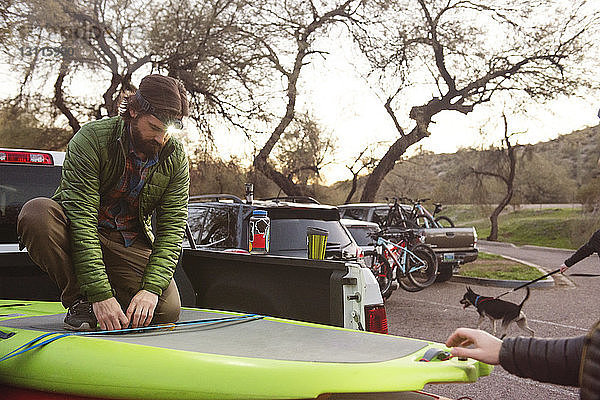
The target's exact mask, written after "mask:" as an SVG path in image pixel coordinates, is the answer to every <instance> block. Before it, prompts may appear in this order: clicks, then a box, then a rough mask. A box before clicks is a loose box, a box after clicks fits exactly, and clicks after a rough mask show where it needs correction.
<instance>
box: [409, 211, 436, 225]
mask: <svg viewBox="0 0 600 400" xmlns="http://www.w3.org/2000/svg"><path fill="white" fill-rule="evenodd" d="M414 222H415V223H416V224H417V225H418V226H420V227H421V228H437V225H436V223H435V221H434V220H433V218H431V217H430V216H429V215H425V214H418V215H416V216H415V221H414Z"/></svg>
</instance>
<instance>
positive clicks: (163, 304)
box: [152, 280, 181, 324]
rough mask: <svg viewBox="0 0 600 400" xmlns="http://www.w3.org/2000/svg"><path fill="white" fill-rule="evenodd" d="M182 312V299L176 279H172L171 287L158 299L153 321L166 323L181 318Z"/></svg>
mask: <svg viewBox="0 0 600 400" xmlns="http://www.w3.org/2000/svg"><path fill="white" fill-rule="evenodd" d="M180 312H181V300H180V298H179V291H178V290H177V285H176V284H175V281H174V280H172V281H171V284H170V285H169V287H168V288H167V289H166V290H165V291H164V292H163V295H162V296H161V297H160V298H159V300H158V305H157V307H156V312H155V314H154V319H153V321H152V322H153V323H157V324H164V323H169V322H176V321H177V320H179V314H180Z"/></svg>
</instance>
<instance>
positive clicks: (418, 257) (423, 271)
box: [406, 244, 438, 288]
mask: <svg viewBox="0 0 600 400" xmlns="http://www.w3.org/2000/svg"><path fill="white" fill-rule="evenodd" d="M411 251H412V252H413V254H414V255H413V254H408V257H407V260H408V268H407V273H406V275H407V277H408V279H409V280H410V281H411V282H412V283H413V284H414V285H415V286H419V287H422V288H426V287H428V286H431V285H432V284H433V282H435V278H436V277H437V272H438V264H437V258H436V256H435V253H434V252H433V250H431V247H429V246H427V245H425V244H418V245H416V246H415V247H413V248H412V249H411ZM414 267H421V268H419V269H418V270H416V271H413V272H409V271H410V270H411V269H412V268H414Z"/></svg>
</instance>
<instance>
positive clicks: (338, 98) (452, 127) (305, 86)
mask: <svg viewBox="0 0 600 400" xmlns="http://www.w3.org/2000/svg"><path fill="white" fill-rule="evenodd" d="M329 51H330V54H329V55H328V56H327V59H326V60H325V61H319V60H316V61H315V62H313V63H311V64H308V65H306V66H305V67H304V69H303V72H302V75H301V85H300V88H299V97H298V101H297V112H299V113H300V112H303V111H306V110H308V111H310V112H311V113H312V114H313V115H314V116H315V117H316V119H317V120H318V121H319V122H320V123H321V125H322V127H323V128H324V129H325V130H326V131H327V132H329V133H331V135H333V136H334V137H336V138H337V149H336V151H335V153H334V154H333V159H334V161H335V162H334V163H332V164H330V165H328V166H327V167H326V168H325V169H324V170H323V173H322V178H323V181H324V183H326V184H331V183H333V182H335V181H337V180H343V179H350V178H351V177H352V175H351V174H350V172H349V171H348V169H347V168H346V167H345V166H346V165H347V164H348V163H349V162H351V161H352V160H353V159H354V158H355V157H356V156H357V155H358V154H359V153H360V151H362V150H363V149H364V148H365V146H366V145H367V144H369V143H379V142H381V144H380V145H378V146H377V148H376V155H378V156H382V155H383V154H384V153H385V151H386V150H387V148H388V147H389V145H390V144H391V143H393V142H394V141H395V140H396V139H397V137H398V133H397V131H396V129H395V127H394V125H393V123H392V121H391V119H390V117H389V115H388V114H387V113H386V112H385V110H384V108H383V105H382V101H381V100H380V99H378V98H377V96H376V94H375V92H374V91H373V90H372V89H371V88H370V87H369V85H368V84H367V82H366V81H365V80H364V79H363V78H362V77H361V74H360V73H359V71H358V70H357V68H358V69H360V68H361V66H360V65H359V66H357V67H351V65H352V62H351V61H356V59H357V58H358V57H357V54H356V51H357V50H356V49H351V48H348V47H344V46H336V47H334V48H332V49H329ZM324 66H326V67H325V68H323V67H324ZM10 67H11V64H10V63H9V62H8V63H7V62H5V63H1V62H0V80H1V81H2V82H3V85H2V86H0V98H6V97H8V96H12V95H14V94H15V93H16V89H17V87H18V83H17V81H16V79H17V78H16V75H15V74H14V73H12V72H11V70H10ZM147 72H148V71H140V72H139V73H138V74H136V75H134V84H136V83H139V79H141V77H142V76H143V75H145V74H146V73H147ZM52 84H53V82H48V85H47V90H48V93H51V87H52ZM102 85H105V82H102V83H98V84H95V82H94V79H93V78H92V79H90V78H89V77H85V78H80V79H77V80H75V81H74V82H73V84H72V85H71V86H70V87H69V93H70V94H71V95H75V96H84V97H87V96H92V95H94V94H96V95H97V93H101V92H102V89H101V88H102V87H103V86H102ZM428 90H429V89H427V88H416V89H415V91H414V93H411V95H410V96H409V97H410V98H411V99H410V100H411V102H412V105H416V104H419V101H421V99H422V102H423V103H424V102H425V101H427V100H428V99H429V98H431V93H430V92H428ZM421 104H422V103H421ZM502 107H503V104H501V103H500V104H494V105H489V106H481V107H479V108H476V109H475V111H474V112H472V113H470V114H469V115H467V116H464V115H462V114H459V113H457V112H451V111H445V112H442V113H440V114H438V115H437V116H436V117H435V118H434V123H433V124H431V125H430V133H431V136H430V137H428V138H425V139H423V140H421V141H420V142H419V143H418V144H417V145H415V146H413V147H412V148H411V149H409V152H408V153H407V154H408V155H410V154H414V152H415V151H416V148H417V147H422V148H423V149H424V150H428V151H432V152H435V153H452V152H455V151H457V150H459V149H461V148H466V147H475V148H482V147H487V146H489V145H490V144H498V143H499V142H500V139H501V138H502V134H503V131H502V126H501V124H500V123H498V122H499V121H500V116H501V113H502ZM599 108H600V95H597V96H596V97H594V96H590V97H571V98H559V99H557V100H554V101H551V102H549V103H547V104H536V103H530V104H528V105H527V116H526V117H523V116H515V115H510V114H509V129H510V130H511V131H512V132H522V133H521V134H519V135H518V137H517V140H518V143H519V144H526V143H536V142H540V141H547V140H551V139H554V138H556V137H557V136H558V135H561V134H567V133H571V132H573V131H575V130H579V129H583V128H585V127H588V126H594V125H597V124H598V122H599V120H598V117H597V113H598V109H599ZM190 125H191V124H188V126H190ZM192 130H193V129H192ZM482 130H483V131H484V132H485V134H484V135H482V133H481V131H482ZM192 136H193V134H192ZM215 139H216V147H217V148H218V149H219V154H221V155H222V156H228V155H235V156H240V157H242V158H247V159H250V158H251V155H252V151H253V148H252V145H251V144H250V143H249V142H248V141H247V139H246V138H245V136H244V135H243V134H241V133H239V132H235V131H231V130H222V131H220V132H219V133H218V134H217V135H216V136H215ZM265 140H266V137H265ZM262 143H263V142H258V143H257V144H258V146H259V147H261V146H262Z"/></svg>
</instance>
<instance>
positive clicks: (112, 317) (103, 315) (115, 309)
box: [92, 297, 129, 331]
mask: <svg viewBox="0 0 600 400" xmlns="http://www.w3.org/2000/svg"><path fill="white" fill-rule="evenodd" d="M92 308H93V310H94V314H95V315H96V319H97V320H98V323H99V324H100V329H102V330H103V331H113V330H115V329H122V328H127V326H128V325H129V319H128V318H127V317H126V316H125V314H123V310H122V309H121V305H120V304H119V302H118V301H117V299H115V298H114V297H111V298H110V299H106V300H102V301H98V302H96V303H92Z"/></svg>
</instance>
